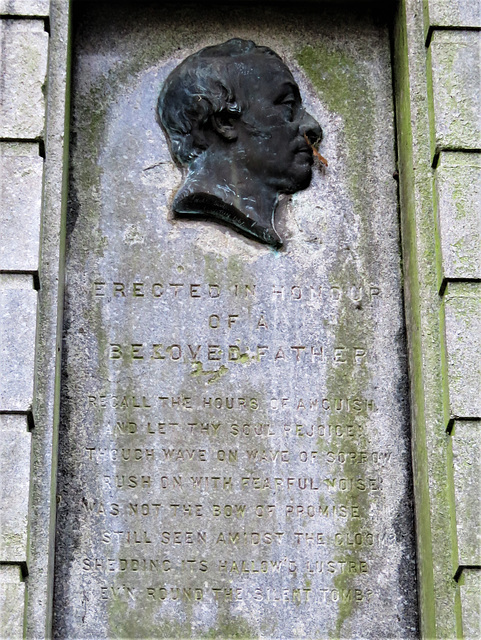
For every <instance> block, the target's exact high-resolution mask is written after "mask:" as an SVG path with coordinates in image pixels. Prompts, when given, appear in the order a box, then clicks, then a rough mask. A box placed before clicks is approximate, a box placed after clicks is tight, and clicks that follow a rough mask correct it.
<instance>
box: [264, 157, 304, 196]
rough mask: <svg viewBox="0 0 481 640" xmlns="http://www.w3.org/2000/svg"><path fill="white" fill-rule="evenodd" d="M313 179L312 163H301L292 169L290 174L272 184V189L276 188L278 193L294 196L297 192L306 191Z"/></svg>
mask: <svg viewBox="0 0 481 640" xmlns="http://www.w3.org/2000/svg"><path fill="white" fill-rule="evenodd" d="M311 179H312V167H311V163H310V162H303V163H302V164H301V163H299V164H297V165H296V166H294V167H292V168H291V170H290V171H289V174H288V175H287V176H286V177H285V178H283V179H281V180H279V179H277V180H276V181H273V182H272V187H273V188H275V189H276V190H277V191H278V193H285V194H288V195H292V194H293V193H297V191H304V189H307V187H308V186H309V185H310V184H311Z"/></svg>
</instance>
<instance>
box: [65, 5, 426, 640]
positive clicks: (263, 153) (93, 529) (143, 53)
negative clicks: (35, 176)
mask: <svg viewBox="0 0 481 640" xmlns="http://www.w3.org/2000/svg"><path fill="white" fill-rule="evenodd" d="M226 41H227V42H226ZM254 42H255V43H256V45H254V44H253V43H254ZM222 43H224V44H222ZM274 52H275V53H274ZM213 58H217V61H218V62H220V64H218V65H217V66H216V64H214V63H213V62H212V59H213ZM206 60H207V61H208V63H207V64H205V65H204V67H202V64H201V63H205V61H206ZM196 65H197V66H196ZM226 69H227V71H228V73H225V71H226ZM216 73H217V76H216V75H215V74H216ZM219 73H220V74H224V76H225V78H224V80H225V82H224V83H223V84H222V86H221V88H222V90H221V91H218V92H217V93H216V89H219V86H220V85H219V82H220V79H219V78H220V76H219ZM187 76H188V77H187ZM179 77H180V81H179ZM194 81H199V82H200V81H201V82H202V83H203V86H202V87H199V86H197V87H195V86H194V84H195V82H194ZM227 81H228V82H227ZM189 83H190V84H189ZM207 85H208V87H207ZM391 87H392V85H391V66H390V49H389V32H388V26H387V24H384V23H383V22H382V20H379V19H378V17H374V16H371V15H370V13H369V11H366V12H365V13H363V15H362V16H359V17H358V19H356V21H355V22H351V23H350V24H349V26H348V28H346V25H345V24H344V20H343V14H342V11H340V12H339V13H338V12H337V11H335V10H325V11H324V13H323V14H322V15H321V14H317V13H316V12H314V11H313V10H305V11H300V12H298V13H290V14H287V13H286V14H285V15H282V14H281V13H280V12H279V11H277V12H269V11H268V10H258V9H254V8H250V9H249V11H248V12H247V11H243V10H240V9H239V10H235V11H234V12H233V13H231V12H229V13H228V14H227V13H226V12H225V11H223V10H222V9H215V8H211V9H207V8H206V9H205V10H204V9H203V11H202V16H200V15H198V13H197V12H196V11H195V10H194V9H193V8H190V9H189V8H182V9H173V10H172V11H169V12H167V13H162V12H160V11H155V10H149V11H147V10H146V11H145V12H144V13H142V14H141V15H140V17H139V16H136V18H135V20H133V19H132V17H131V16H130V15H129V13H128V10H127V9H120V10H119V13H118V15H117V16H116V17H115V19H113V18H112V15H111V14H109V16H108V20H107V18H106V15H105V13H103V10H102V9H101V8H97V9H93V8H91V7H90V8H89V7H87V8H85V9H83V10H82V11H81V15H80V17H79V20H78V23H77V31H76V45H75V66H74V85H73V115H72V141H71V179H70V188H69V194H70V201H69V217H68V230H67V267H66V269H67V284H66V296H65V320H64V346H63V353H64V362H63V379H62V389H63V391H62V400H61V402H62V404H61V428H60V442H59V475H58V514H57V534H56V568H55V594H54V636H55V637H58V638H76V637H77V638H79V637H85V638H87V637H95V638H111V637H123V638H134V637H137V638H204V637H205V638H213V637H215V638H230V637H242V638H260V637H262V638H273V639H274V638H275V639H280V638H285V639H286V640H287V639H289V640H290V639H291V638H313V639H314V638H318V639H321V638H328V637H333V638H338V637H342V638H386V637H395V638H415V637H417V633H418V632H417V613H416V611H417V601H416V569H415V557H414V531H413V513H412V487H411V483H410V477H411V471H410V462H409V461H410V454H409V406H408V401H407V398H408V393H407V371H406V349H405V340H404V325H403V310H402V290H401V271H400V248H399V229H398V209H397V190H396V181H395V180H394V179H393V174H394V173H395V168H396V167H395V154H394V123H393V100H392V89H391ZM207 89H208V90H207ZM159 92H160V100H159V101H158V96H159ZM209 92H210V93H209ZM188 93H189V94H190V103H187V102H186V95H187V94H188ZM159 119H160V122H161V124H162V127H163V129H162V128H161V127H160V126H159V122H158V120H159ZM192 123H194V124H192ZM319 123H321V125H322V129H323V133H324V138H323V142H322V145H321V147H319V149H318V145H319V143H320V139H321V128H320V125H319ZM166 134H167V135H166ZM321 153H322V154H323V156H324V155H325V156H326V158H328V160H329V167H328V168H326V166H325V163H323V162H320V163H319V162H317V163H314V162H313V161H314V156H316V157H320V158H322V156H321V155H320V154H321ZM199 194H200V195H199ZM274 215H275V222H274ZM191 218H194V219H191ZM274 224H275V226H274Z"/></svg>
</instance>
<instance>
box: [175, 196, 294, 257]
mask: <svg viewBox="0 0 481 640" xmlns="http://www.w3.org/2000/svg"><path fill="white" fill-rule="evenodd" d="M172 208H173V211H174V214H175V215H176V216H178V217H181V218H192V219H193V218H202V219H208V220H215V221H218V222H221V223H222V224H225V225H227V226H229V227H231V228H233V229H235V230H236V231H240V232H241V233H242V234H243V235H245V236H246V237H248V238H251V239H255V240H257V241H259V242H262V243H263V244H268V245H270V246H272V247H276V248H279V247H281V246H282V240H281V238H280V236H279V235H278V234H277V232H276V230H275V229H274V226H273V224H272V222H271V221H262V220H255V219H254V217H253V216H252V215H249V214H248V213H246V212H243V211H241V210H240V209H239V208H237V207H236V206H235V205H233V204H232V203H229V202H226V201H225V200H224V199H222V198H219V197H218V196H217V195H214V194H212V193H208V192H206V191H195V192H189V190H187V189H184V188H181V189H180V190H179V192H178V193H177V195H176V197H175V199H174V202H173V206H172ZM273 214H274V212H272V216H271V219H272V217H273Z"/></svg>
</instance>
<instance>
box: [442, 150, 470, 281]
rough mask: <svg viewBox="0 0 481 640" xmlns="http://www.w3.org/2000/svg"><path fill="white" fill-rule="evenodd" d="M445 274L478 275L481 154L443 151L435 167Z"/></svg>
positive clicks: (460, 277) (465, 277)
mask: <svg viewBox="0 0 481 640" xmlns="http://www.w3.org/2000/svg"><path fill="white" fill-rule="evenodd" d="M435 176H436V178H435V179H436V190H437V203H438V204H437V208H438V217H439V230H440V235H441V252H442V269H443V276H444V278H456V279H470V278H481V251H480V247H481V208H480V203H481V155H480V154H475V153H451V152H442V153H441V154H440V156H439V164H438V167H437V169H436V174H435Z"/></svg>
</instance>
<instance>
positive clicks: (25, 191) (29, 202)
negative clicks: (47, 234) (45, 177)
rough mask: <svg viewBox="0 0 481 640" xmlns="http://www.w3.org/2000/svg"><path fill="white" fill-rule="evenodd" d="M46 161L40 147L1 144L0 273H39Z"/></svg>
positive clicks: (35, 145) (34, 145)
mask: <svg viewBox="0 0 481 640" xmlns="http://www.w3.org/2000/svg"><path fill="white" fill-rule="evenodd" d="M42 173H43V159H42V158H41V157H40V156H39V155H38V145H37V144H9V143H0V237H1V238H2V242H1V243H0V269H2V270H5V271H9V270H10V271H36V270H37V268H38V249H39V235H40V213H41V204H42Z"/></svg>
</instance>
